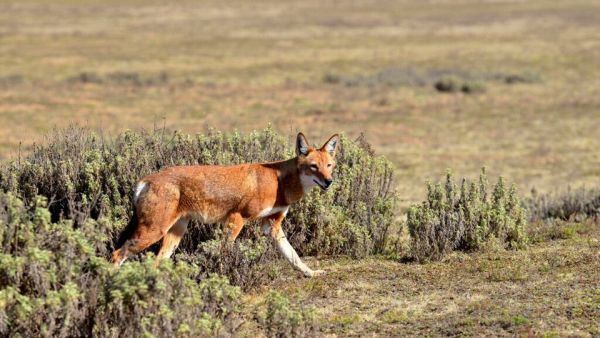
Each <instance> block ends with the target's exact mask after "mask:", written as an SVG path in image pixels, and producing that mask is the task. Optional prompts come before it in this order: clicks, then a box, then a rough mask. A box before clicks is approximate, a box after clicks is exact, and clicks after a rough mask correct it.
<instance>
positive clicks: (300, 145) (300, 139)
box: [296, 133, 308, 156]
mask: <svg viewBox="0 0 600 338" xmlns="http://www.w3.org/2000/svg"><path fill="white" fill-rule="evenodd" d="M296 155H298V156H300V155H303V156H306V155H308V142H307V141H306V136H304V134H302V133H298V136H296Z"/></svg>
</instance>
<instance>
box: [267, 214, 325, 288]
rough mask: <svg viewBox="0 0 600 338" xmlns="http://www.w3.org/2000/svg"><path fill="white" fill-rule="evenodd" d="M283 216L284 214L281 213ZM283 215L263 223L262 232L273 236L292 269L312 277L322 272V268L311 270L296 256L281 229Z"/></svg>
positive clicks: (274, 242) (275, 243) (274, 241)
mask: <svg viewBox="0 0 600 338" xmlns="http://www.w3.org/2000/svg"><path fill="white" fill-rule="evenodd" d="M283 216H284V215H283ZM282 220H283V217H277V218H276V219H271V220H270V221H268V222H265V223H263V227H262V228H263V232H264V233H265V234H270V235H271V237H272V238H273V244H274V245H275V246H277V249H279V251H280V252H281V254H283V256H284V257H285V258H286V259H287V260H288V262H290V264H292V266H293V267H294V269H296V270H298V271H301V272H302V273H303V274H304V276H306V277H313V276H318V275H321V274H324V273H325V271H323V270H312V269H311V268H309V267H308V266H306V264H304V262H302V260H301V259H300V257H299V256H298V254H297V253H296V250H294V248H293V247H292V245H291V244H290V242H288V240H287V238H286V237H285V234H284V233H283V230H282V229H281V221H282Z"/></svg>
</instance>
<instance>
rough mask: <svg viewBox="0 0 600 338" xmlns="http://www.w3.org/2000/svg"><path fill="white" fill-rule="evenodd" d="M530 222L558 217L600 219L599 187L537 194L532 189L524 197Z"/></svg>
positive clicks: (568, 219) (578, 219) (579, 219)
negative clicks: (529, 194) (525, 197)
mask: <svg viewBox="0 0 600 338" xmlns="http://www.w3.org/2000/svg"><path fill="white" fill-rule="evenodd" d="M525 205H526V206H527V209H528V210H529V217H530V220H531V221H532V222H535V221H544V220H553V219H559V220H563V221H583V220H585V219H596V220H597V219H600V189H586V188H579V189H572V188H570V187H569V188H568V189H567V191H565V192H562V193H557V192H554V193H548V194H539V193H538V192H537V191H536V190H533V191H532V193H531V196H530V197H529V198H527V199H526V201H525Z"/></svg>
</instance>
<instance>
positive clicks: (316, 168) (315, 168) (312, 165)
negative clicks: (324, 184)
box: [310, 164, 319, 171]
mask: <svg viewBox="0 0 600 338" xmlns="http://www.w3.org/2000/svg"><path fill="white" fill-rule="evenodd" d="M318 169H319V167H318V166H317V165H316V164H311V165H310V170H312V171H317V170H318Z"/></svg>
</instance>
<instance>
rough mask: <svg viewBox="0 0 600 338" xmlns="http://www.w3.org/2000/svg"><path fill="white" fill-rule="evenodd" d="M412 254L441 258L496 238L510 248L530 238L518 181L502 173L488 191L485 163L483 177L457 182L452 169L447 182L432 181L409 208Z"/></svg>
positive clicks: (475, 247)
mask: <svg viewBox="0 0 600 338" xmlns="http://www.w3.org/2000/svg"><path fill="white" fill-rule="evenodd" d="M407 224H408V229H409V231H410V235H411V241H412V248H411V251H412V256H413V257H414V258H415V259H417V260H418V261H421V262H424V261H430V260H437V259H441V258H442V257H443V256H444V255H446V254H447V253H449V252H450V251H452V250H464V251H468V250H475V249H479V248H481V247H482V246H483V245H484V243H485V242H487V241H489V240H490V239H492V238H493V239H494V240H497V241H499V242H500V243H502V244H503V246H504V247H506V248H520V247H522V246H524V245H525V244H526V242H527V237H526V234H525V227H526V220H525V211H524V209H523V208H522V207H521V203H520V201H519V198H518V196H517V192H516V188H515V186H514V185H513V186H511V187H510V188H508V189H507V188H506V186H505V184H504V180H503V179H502V177H500V178H499V179H498V182H497V183H496V184H495V185H494V188H493V190H492V192H491V194H490V192H489V191H488V181H487V176H486V174H485V169H483V170H482V172H481V174H480V176H479V181H478V182H477V183H475V182H468V181H467V180H466V179H463V180H462V183H461V185H460V188H458V187H457V185H456V183H455V182H454V179H453V177H452V174H451V173H448V174H447V175H446V182H445V184H444V185H443V186H442V184H441V183H436V184H431V183H429V184H428V187H427V200H425V201H424V202H422V203H421V204H418V205H413V206H412V207H410V209H409V210H408V216H407Z"/></svg>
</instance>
